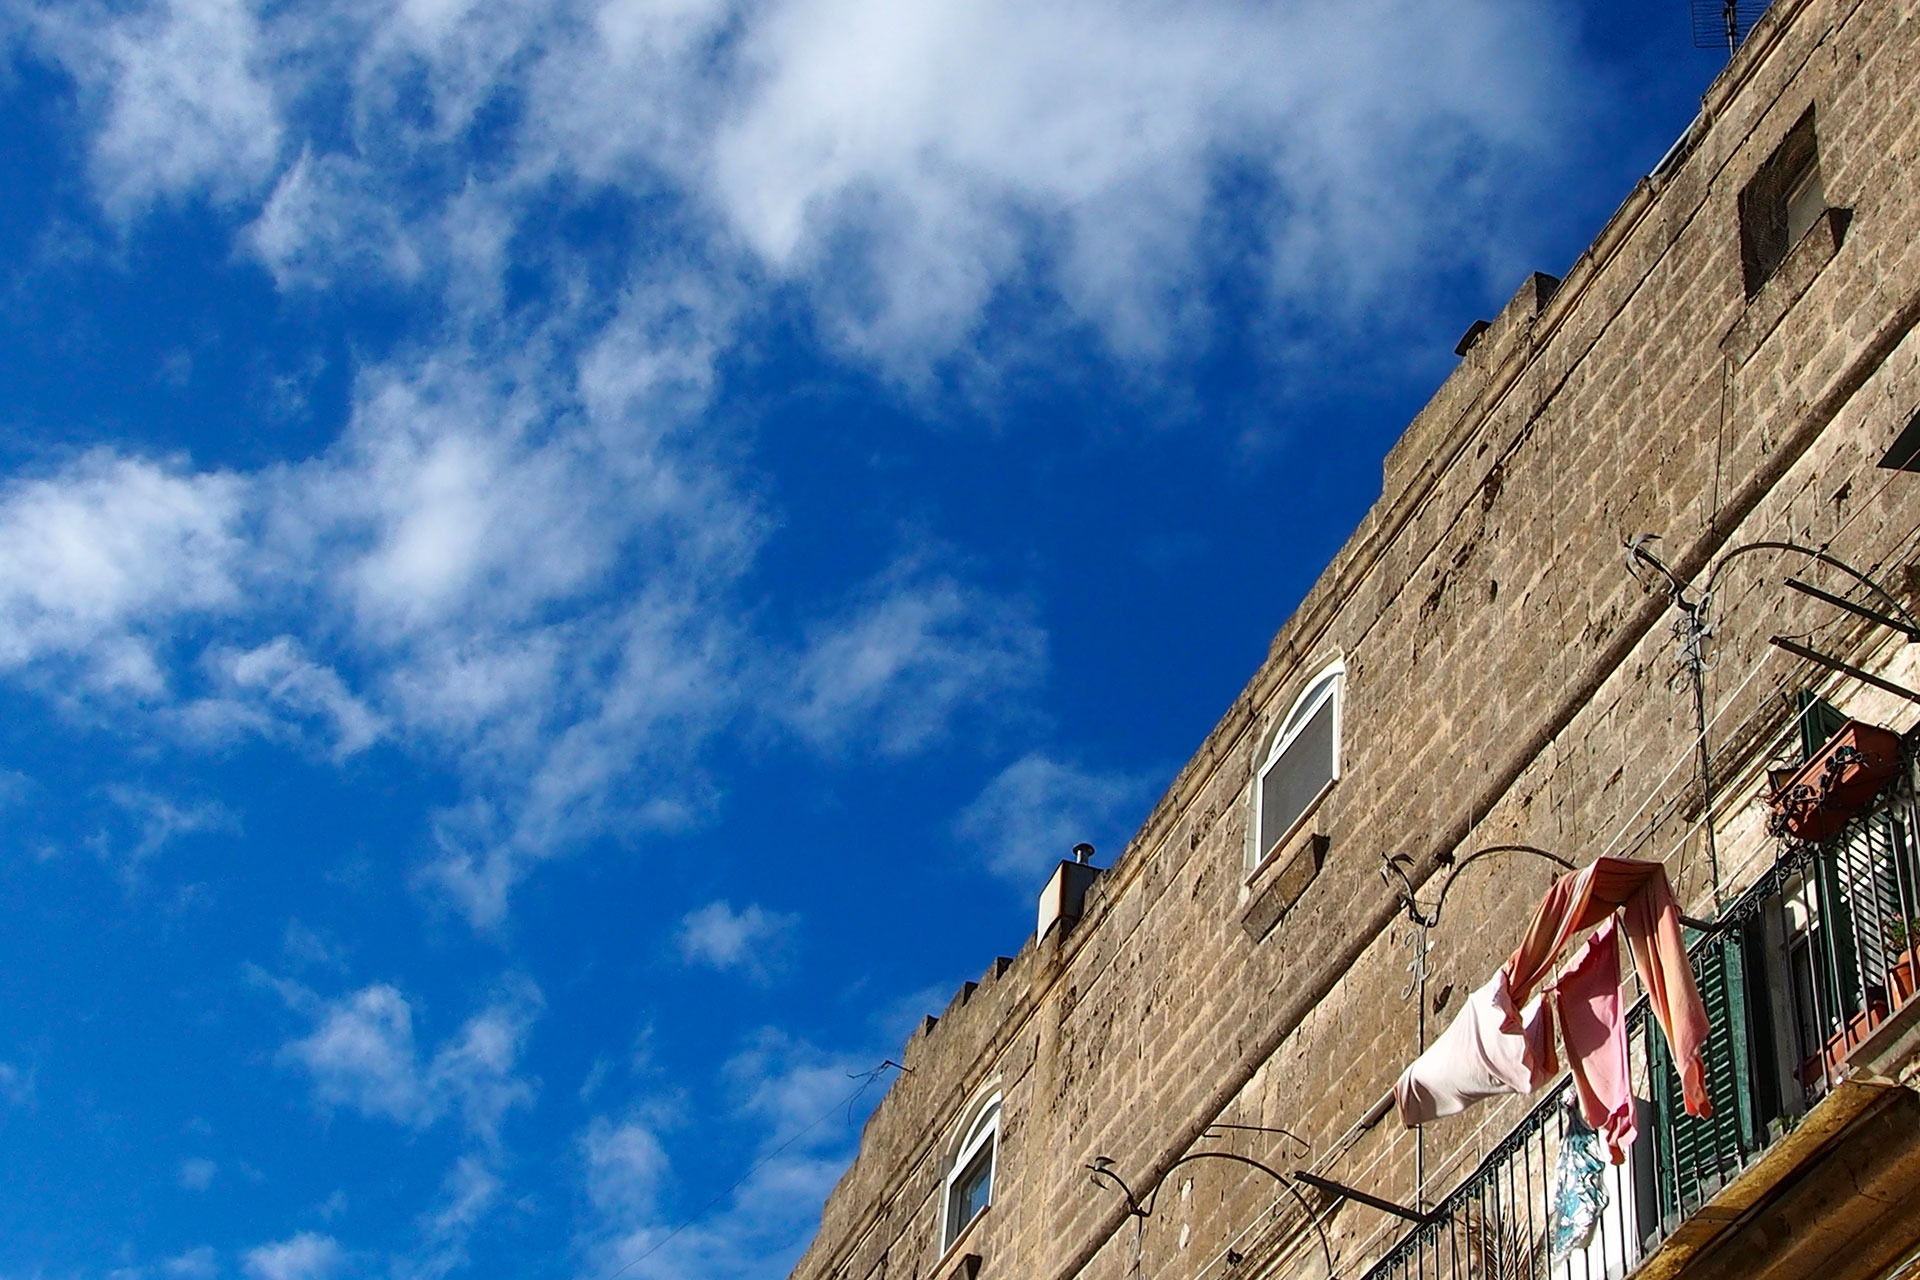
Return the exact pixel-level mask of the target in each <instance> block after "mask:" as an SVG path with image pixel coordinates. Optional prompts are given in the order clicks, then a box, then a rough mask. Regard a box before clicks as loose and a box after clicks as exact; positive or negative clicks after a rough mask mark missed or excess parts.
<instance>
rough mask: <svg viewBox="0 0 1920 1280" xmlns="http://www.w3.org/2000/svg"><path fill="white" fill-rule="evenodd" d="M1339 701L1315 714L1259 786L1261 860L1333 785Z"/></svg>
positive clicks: (1327, 703)
mask: <svg viewBox="0 0 1920 1280" xmlns="http://www.w3.org/2000/svg"><path fill="white" fill-rule="evenodd" d="M1337 700H1338V699H1337V698H1328V699H1327V700H1326V701H1325V702H1323V703H1321V704H1320V709H1319V710H1318V711H1315V712H1314V713H1313V718H1312V719H1310V720H1308V721H1307V723H1306V726H1305V727H1304V728H1302V729H1301V730H1300V735H1299V736H1298V737H1296V738H1295V739H1294V740H1293V743H1292V745H1291V746H1289V747H1288V748H1287V753H1286V754H1285V755H1284V756H1282V757H1280V759H1279V760H1277V761H1275V762H1274V764H1273V767H1272V768H1270V769H1268V770H1267V773H1266V777H1265V778H1263V779H1262V780H1261V783H1260V856H1261V857H1263V858H1264V857H1266V856H1267V855H1268V854H1269V853H1271V852H1273V846H1274V845H1276V844H1278V843H1279V841H1280V837H1281V836H1283V835H1285V834H1286V832H1287V829H1288V828H1289V827H1291V826H1293V824H1294V823H1295V822H1296V821H1298V820H1299V818H1300V815H1301V814H1303V813H1305V812H1306V811H1307V806H1308V805H1310V804H1312V803H1313V802H1314V800H1315V799H1317V798H1318V797H1319V795H1320V792H1321V791H1322V790H1323V789H1324V788H1325V787H1326V785H1327V784H1328V783H1329V782H1331V781H1333V745H1334V744H1333V715H1334V703H1335V702H1336V701H1337Z"/></svg>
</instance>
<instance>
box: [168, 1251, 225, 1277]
mask: <svg viewBox="0 0 1920 1280" xmlns="http://www.w3.org/2000/svg"><path fill="white" fill-rule="evenodd" d="M160 1270H161V1271H162V1272H163V1273H165V1274H166V1275H169V1276H173V1277H175V1278H176V1280H213V1277H215V1276H217V1275H219V1274H220V1259H219V1255H218V1254H216V1253H215V1252H214V1251H213V1246H211V1245H204V1244H203V1245H201V1246H199V1247H198V1248H195V1249H189V1250H187V1251H186V1252H185V1253H181V1254H176V1255H175V1256H173V1257H171V1258H168V1259H167V1260H166V1261H165V1262H162V1263H161V1264H160Z"/></svg>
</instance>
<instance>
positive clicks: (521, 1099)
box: [274, 979, 542, 1149]
mask: <svg viewBox="0 0 1920 1280" xmlns="http://www.w3.org/2000/svg"><path fill="white" fill-rule="evenodd" d="M274 985H275V986H276V987H277V988H278V989H279V990H280V992H281V993H282V995H283V997H284V998H286V999H287V1000H288V1001H289V1003H290V1004H292V1005H294V1007H296V1008H298V1009H301V1010H302V1011H303V1012H305V1013H306V1014H307V1015H308V1016H309V1017H310V1018H311V1019H312V1021H313V1030H312V1032H311V1033H310V1034H308V1035H306V1036H304V1037H302V1038H300V1039H298V1040H294V1041H291V1042H289V1043H288V1044H287V1045H285V1046H284V1047H283V1048H282V1049H281V1050H280V1054H279V1060H280V1062H281V1063H282V1064H283V1065H287V1066H292V1067H296V1068H298V1069H300V1070H301V1071H303V1072H305V1073H306V1075H307V1076H308V1077H309V1078H310V1080H311V1081H312V1083H313V1090H314V1097H315V1099H316V1100H317V1101H318V1102H319V1103H320V1104H321V1105H322V1106H324V1107H328V1108H333V1107H346V1108H348V1109H351V1110H353V1111H357V1112H359V1113H360V1114H361V1115H364V1116H369V1117H373V1118H379V1119H387V1120H392V1121H394V1122H395V1123H398V1124H402V1125H406V1126H408V1127H410V1128H416V1129H424V1128H426V1127H428V1126H429V1125H432V1124H434V1123H436V1122H438V1121H439V1120H440V1119H442V1118H443V1117H445V1116H447V1115H449V1114H458V1115H459V1116H460V1117H461V1119H462V1121H463V1124H464V1128H465V1130H466V1132H467V1133H468V1134H469V1135H470V1136H471V1137H472V1138H474V1139H475V1140H476V1141H478V1142H479V1143H481V1144H482V1145H483V1146H484V1147H486V1148H489V1149H491V1148H493V1147H495V1146H497V1144H498V1142H499V1138H500V1127H501V1124H502V1123H503V1121H504V1120H505V1118H506V1115H507V1113H508V1112H509V1111H511V1110H513V1109H514V1108H515V1107H521V1106H527V1105H530V1104H531V1103H532V1101H533V1097H534V1089H535V1086H534V1083H533V1082H532V1081H531V1080H529V1079H527V1078H525V1077H523V1076H521V1075H519V1074H517V1071H518V1066H519V1059H520V1055H521V1052H522V1050H523V1049H524V1048H525V1045H526V1039H527V1035H528V1034H529V1032H530V1031H531V1030H532V1027H533V1022H534V1019H535V1018H536V1017H537V1016H538V1015H539V1013H540V1009H541V1006H542V999H541V996H540V992H539V989H538V988H537V987H535V986H534V985H533V984H532V983H531V982H530V981H527V980H525V979H508V980H506V981H504V982H503V983H502V984H501V987H500V990H499V991H498V992H497V993H496V994H495V996H494V998H493V999H492V1000H491V1001H490V1002H489V1003H488V1004H487V1005H486V1006H485V1007H484V1008H482V1009H481V1010H480V1012H478V1013H476V1014H474V1015H473V1016H472V1017H471V1018H469V1019H468V1020H467V1022H466V1023H465V1025H463V1026H462V1027H461V1028H460V1030H459V1032H458V1033H457V1034H455V1035H453V1036H450V1037H448V1038H447V1039H446V1040H444V1041H442V1042H441V1043H440V1045H439V1046H438V1047H437V1048H436V1049H435V1050H434V1051H433V1053H432V1054H431V1055H430V1056H429V1055H425V1054H423V1052H422V1050H421V1047H420V1045H419V1044H418V1041H417V1040H416V1037H415V1032H414V1011H413V1005H412V1003H411V1002H410V1001H409V1000H408V999H407V997H406V996H405V995H404V994H402V993H401V991H400V990H399V989H398V988H397V987H394V986H392V985H391V984H388V983H373V984H371V985H369V986H366V987H363V988H361V989H360V990H358V991H356V992H353V993H351V994H349V995H346V996H342V997H339V998H337V999H333V1000H326V999H322V998H320V997H318V996H316V995H314V994H313V993H312V992H310V991H308V990H307V989H306V988H304V987H301V986H299V985H298V984H295V983H288V982H279V983H275V984H274Z"/></svg>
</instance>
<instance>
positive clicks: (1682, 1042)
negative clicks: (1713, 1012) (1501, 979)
mask: <svg viewBox="0 0 1920 1280" xmlns="http://www.w3.org/2000/svg"><path fill="white" fill-rule="evenodd" d="M1616 909H1618V910H1619V911H1620V913H1621V917H1622V920H1623V923H1624V924H1625V927H1626V934H1627V947H1628V950H1630V951H1631V952H1632V953H1633V966H1634V968H1635V969H1636V970H1638V971H1639V974H1640V984H1641V985H1642V986H1643V987H1645V988H1646V990H1647V1004H1648V1007H1649V1008H1651V1009H1652V1011H1653V1016H1654V1020H1655V1021H1656V1022H1658V1023H1659V1024H1660V1030H1661V1031H1662V1032H1664V1033H1665V1035H1666V1037H1667V1044H1668V1046H1669V1047H1671V1048H1672V1050H1673V1060H1674V1062H1675V1064H1676V1065H1677V1066H1678V1067H1679V1071H1680V1086H1681V1090H1682V1092H1683V1093H1684V1095H1685V1097H1686V1105H1687V1111H1688V1112H1689V1113H1690V1114H1692V1115H1696V1116H1709V1115H1712V1114H1713V1104H1712V1102H1711V1101H1710V1100H1709V1099H1708V1097H1707V1076H1706V1067H1705V1064H1704V1063H1703V1062H1702V1060H1701V1052H1702V1050H1703V1049H1704V1048H1705V1047H1706V1042H1707V1011H1706V1007H1705V1006H1704V1005H1703V1004H1702V1003H1701V1002H1700V991H1699V988H1697V987H1696V986H1695V985H1694V981H1693V967H1692V965H1690V964H1689V963H1688V962H1687V949H1686V945H1685V944H1684V943H1683V942H1682V941H1681V938H1680V909H1679V907H1678V906H1677V905H1676V904H1675V902H1674V898H1673V886H1672V884H1671V883H1670V882H1669V881H1668V880H1667V869H1666V868H1665V867H1664V866H1662V865H1661V864H1660V863H1658V862H1640V861H1637V860H1634V859H1631V858H1600V859H1597V860H1595V861H1594V863H1593V864H1592V865H1591V866H1588V867H1585V868H1583V869H1582V870H1579V871H1572V872H1568V873H1567V874H1566V875H1563V876H1561V877H1560V878H1559V879H1558V880H1555V881H1554V882H1553V887H1552V888H1551V889H1549V890H1547V896H1546V898H1545V900H1544V901H1542V902H1541V904H1540V906H1539V908H1538V909H1537V910H1535V911H1534V913H1533V920H1532V921H1531V922H1530V923H1529V924H1528V925H1527V931H1526V933H1525V935H1524V936H1523V937H1522V938H1521V941H1520V945H1519V947H1517V948H1516V949H1515V950H1514V953H1513V955H1512V956H1510V957H1509V958H1508V960H1507V962H1506V964H1505V965H1504V966H1502V968H1501V972H1502V973H1503V974H1504V975H1505V977H1506V980H1507V981H1506V992H1505V1003H1504V1004H1503V1005H1502V1007H1501V1013H1502V1018H1501V1028H1502V1029H1503V1030H1505V1031H1508V1032H1519V1031H1520V1030H1521V1027H1522V1023H1523V1018H1522V1016H1521V1009H1522V1007H1523V1006H1524V1004H1525V1002H1526V1001H1527V999H1528V998H1529V997H1531V996H1532V995H1533V993H1534V991H1535V989H1536V988H1538V987H1539V985H1540V984H1541V983H1542V982H1544V981H1545V980H1546V978H1547V975H1548V974H1550V973H1551V972H1552V971H1553V966H1554V962H1555V960H1556V959H1557V958H1558V957H1559V955H1560V953H1561V951H1563V950H1565V949H1566V947H1567V945H1568V944H1569V943H1571V942H1572V941H1573V940H1574V939H1575V938H1577V937H1579V936H1580V935H1581V934H1583V933H1585V932H1587V931H1588V930H1589V929H1592V928H1593V927H1594V926H1595V925H1597V924H1600V923H1601V922H1603V921H1605V920H1606V919H1607V918H1608V917H1609V916H1611V915H1612V914H1613V912H1614V911H1615V910H1616Z"/></svg>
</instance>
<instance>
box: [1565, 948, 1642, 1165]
mask: <svg viewBox="0 0 1920 1280" xmlns="http://www.w3.org/2000/svg"><path fill="white" fill-rule="evenodd" d="M1554 1006H1555V1009H1556V1011H1557V1012H1558V1013H1559V1015H1560V1035H1561V1037H1562V1038H1564V1039H1565V1040H1566V1043H1567V1058H1568V1063H1567V1065H1568V1066H1569V1067H1570V1068H1571V1069H1572V1072H1573V1091H1574V1094H1575V1096H1576V1097H1578V1098H1579V1099H1580V1116H1581V1118H1582V1119H1583V1120H1585V1121H1586V1122H1587V1124H1588V1125H1590V1126H1592V1128H1593V1129H1594V1130H1595V1131H1596V1132H1597V1133H1598V1134H1599V1135H1600V1141H1601V1142H1602V1143H1604V1144H1605V1145H1606V1148H1607V1159H1609V1160H1611V1161H1612V1162H1613V1163H1614V1164H1620V1163H1622V1162H1624V1161H1625V1160H1626V1158H1627V1147H1628V1146H1629V1145H1630V1144H1631V1143H1632V1142H1633V1139H1634V1137H1635V1135H1636V1134H1637V1132H1638V1129H1637V1126H1636V1125H1635V1124H1634V1119H1633V1082H1632V1080H1631V1078H1630V1077H1629V1076H1628V1074H1627V1024H1626V1019H1625V1018H1624V1017H1622V1016H1621V1010H1620V937H1619V934H1618V933H1616V932H1615V931H1614V927H1613V920H1612V918H1611V917H1609V918H1608V919H1607V921H1606V922H1605V923H1604V924H1602V925H1601V926H1600V927H1599V928H1598V929H1597V930H1595V931H1594V934H1593V936H1592V937H1591V938H1588V939H1587V942H1586V945H1585V946H1583V947H1581V948H1580V950H1579V952H1578V953H1577V954H1576V955H1575V956H1574V958H1573V963H1572V965H1570V966H1569V967H1568V969H1567V971H1566V972H1565V973H1563V974H1561V975H1560V978H1559V981H1558V982H1556V983H1555V984H1554Z"/></svg>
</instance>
